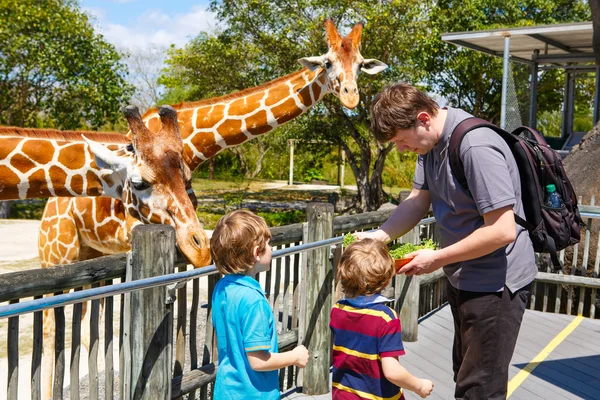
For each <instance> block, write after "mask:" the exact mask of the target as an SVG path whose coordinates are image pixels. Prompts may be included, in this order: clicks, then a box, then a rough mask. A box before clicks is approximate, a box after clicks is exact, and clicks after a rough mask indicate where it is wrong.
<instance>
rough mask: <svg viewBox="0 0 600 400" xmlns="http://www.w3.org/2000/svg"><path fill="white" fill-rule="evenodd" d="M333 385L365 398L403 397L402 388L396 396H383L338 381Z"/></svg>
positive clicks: (393, 398)
mask: <svg viewBox="0 0 600 400" xmlns="http://www.w3.org/2000/svg"><path fill="white" fill-rule="evenodd" d="M331 386H333V387H334V388H336V389H338V390H343V391H344V392H348V393H352V394H355V395H357V396H360V397H363V398H365V399H371V400H398V399H399V398H401V397H402V389H400V393H398V394H397V395H395V396H394V397H381V396H375V395H374V394H371V393H367V392H363V391H361V390H356V389H352V388H351V387H348V386H344V385H342V384H341V383H338V382H333V383H332V384H331Z"/></svg>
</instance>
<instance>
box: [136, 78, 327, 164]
mask: <svg viewBox="0 0 600 400" xmlns="http://www.w3.org/2000/svg"><path fill="white" fill-rule="evenodd" d="M329 85H330V81H329V80H328V79H327V71H326V70H324V69H321V68H319V69H317V70H315V71H310V70H308V69H306V68H305V69H302V70H300V71H298V72H295V73H292V74H290V75H286V76H283V77H281V78H278V79H275V80H273V81H271V82H268V83H266V84H264V85H260V86H256V87H254V88H250V89H246V90H242V91H240V92H236V93H232V94H229V95H226V96H223V97H218V98H213V99H207V100H203V101H197V102H191V103H181V104H178V105H174V106H173V107H174V108H175V109H176V110H177V119H178V123H179V127H180V131H181V138H182V139H183V143H184V159H185V160H186V163H187V164H188V166H189V167H190V169H191V170H194V169H195V168H196V167H198V165H200V164H201V163H202V162H204V161H205V160H207V159H209V158H211V157H213V156H215V155H216V154H218V153H220V152H221V151H223V150H225V149H227V148H228V147H233V146H237V145H239V144H241V143H244V142H246V141H248V140H252V139H254V138H256V137H258V136H260V135H262V134H264V133H267V132H269V131H271V130H273V129H275V128H277V127H278V126H281V125H283V124H284V123H286V122H288V121H290V120H292V119H294V118H296V117H298V116H299V115H301V114H303V113H305V112H306V111H308V110H310V109H311V108H312V107H313V106H314V105H315V104H316V103H317V102H318V101H320V100H321V99H322V98H323V96H325V94H327V93H329V92H330V91H331V88H330V86H329ZM144 122H145V123H146V125H147V126H148V127H149V128H150V130H155V129H156V127H157V126H159V120H158V116H157V114H156V110H155V109H151V110H149V111H148V112H146V114H145V115H144Z"/></svg>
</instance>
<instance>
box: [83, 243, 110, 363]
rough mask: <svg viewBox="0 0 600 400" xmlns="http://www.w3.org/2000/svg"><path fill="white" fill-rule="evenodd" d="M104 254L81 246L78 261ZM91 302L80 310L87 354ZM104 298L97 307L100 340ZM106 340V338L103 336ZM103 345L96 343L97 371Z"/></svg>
mask: <svg viewBox="0 0 600 400" xmlns="http://www.w3.org/2000/svg"><path fill="white" fill-rule="evenodd" d="M102 256H104V254H103V253H101V252H99V251H98V250H95V249H92V248H91V247H87V246H83V247H81V251H80V254H79V261H84V260H91V259H93V258H98V257H102ZM89 288H90V286H86V287H84V289H89ZM91 306H92V305H91V302H85V303H83V307H82V312H81V344H82V345H83V346H84V347H85V348H86V349H87V351H88V354H89V353H90V350H91V343H90V340H91V334H90V331H91V325H90V323H91V312H90V311H91V309H92V308H91ZM103 310H104V299H100V307H99V313H98V314H99V315H98V341H99V342H100V337H102V330H101V327H102V326H103V325H102V319H103V316H104V313H103ZM104 340H106V338H104ZM104 358H105V357H104V346H100V343H98V371H103V370H104V364H105V363H104Z"/></svg>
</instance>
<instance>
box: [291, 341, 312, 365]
mask: <svg viewBox="0 0 600 400" xmlns="http://www.w3.org/2000/svg"><path fill="white" fill-rule="evenodd" d="M292 353H294V356H295V357H296V361H295V362H294V365H295V366H296V367H300V368H304V367H306V363H307V362H308V350H307V349H306V347H304V345H300V346H298V347H296V348H295V349H294V350H292Z"/></svg>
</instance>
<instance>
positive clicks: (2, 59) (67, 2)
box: [0, 0, 133, 129]
mask: <svg viewBox="0 0 600 400" xmlns="http://www.w3.org/2000/svg"><path fill="white" fill-rule="evenodd" d="M126 73H127V70H126V67H125V66H124V64H122V63H121V54H119V53H118V52H117V51H116V50H115V49H114V47H113V46H112V45H110V44H109V43H108V42H106V41H105V40H104V38H103V37H102V36H101V35H99V34H97V33H95V32H94V29H93V26H92V24H91V23H90V20H89V18H88V16H87V15H86V14H85V13H83V12H82V11H81V10H80V9H79V5H78V3H77V1H75V0H45V1H39V0H3V1H2V2H0V123H1V124H7V125H17V126H55V127H58V128H64V129H67V128H68V129H77V128H80V127H94V128H97V127H100V126H102V125H103V124H105V123H106V122H115V121H116V120H117V119H119V118H120V116H121V114H120V111H119V109H120V107H122V106H123V105H124V104H125V103H126V102H127V101H128V99H129V97H130V95H131V93H132V92H133V91H132V87H131V86H130V85H128V84H127V83H126V81H125V75H126Z"/></svg>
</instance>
